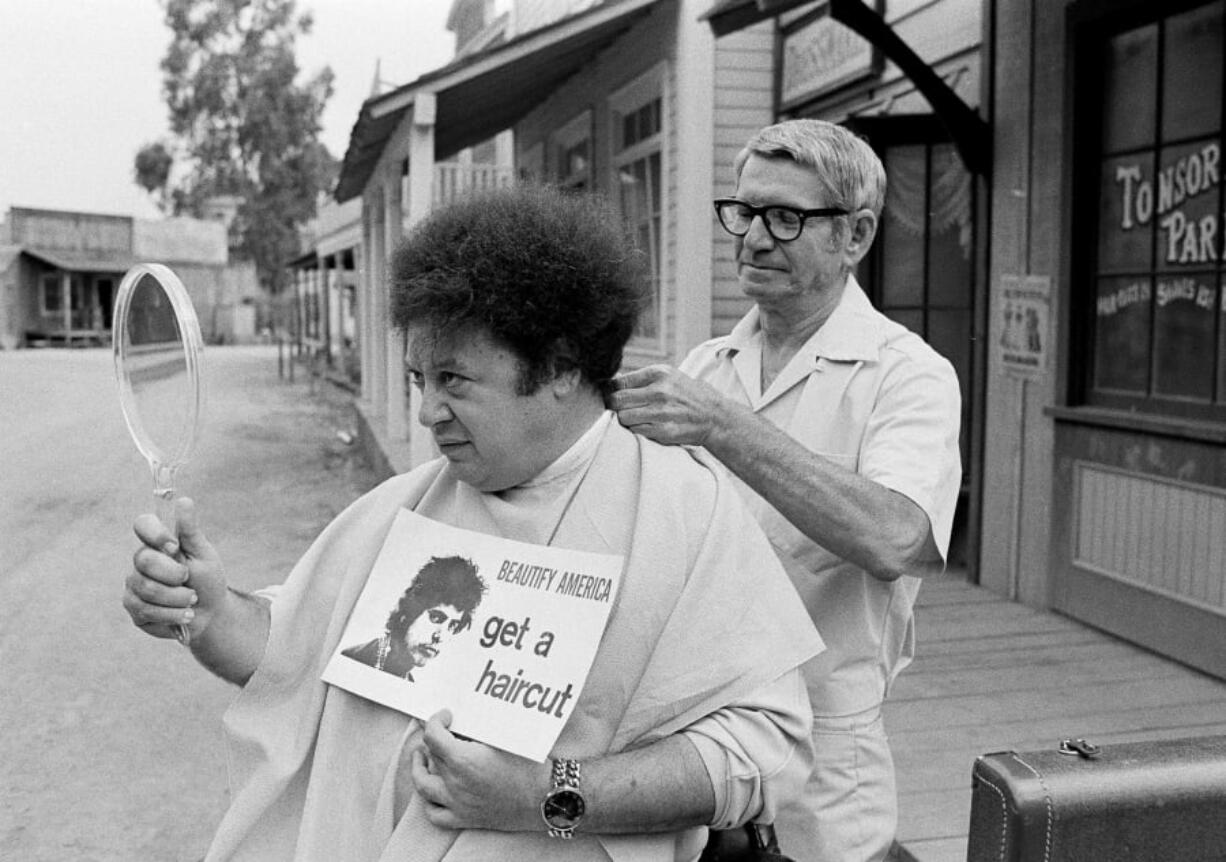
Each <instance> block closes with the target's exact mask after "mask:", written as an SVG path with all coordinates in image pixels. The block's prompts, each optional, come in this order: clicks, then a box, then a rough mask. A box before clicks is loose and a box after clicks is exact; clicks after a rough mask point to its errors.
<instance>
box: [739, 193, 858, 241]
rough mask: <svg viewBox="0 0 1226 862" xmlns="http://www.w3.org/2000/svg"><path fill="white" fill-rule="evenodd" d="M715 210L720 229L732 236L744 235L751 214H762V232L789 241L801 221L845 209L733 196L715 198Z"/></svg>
mask: <svg viewBox="0 0 1226 862" xmlns="http://www.w3.org/2000/svg"><path fill="white" fill-rule="evenodd" d="M715 214H716V215H717V216H719V223H720V224H721V225H723V226H724V230H726V231H728V233H730V234H732V235H733V236H744V235H745V234H747V233H749V226H750V225H751V224H753V220H754V217H755V216H762V222H763V224H765V225H766V232H767V233H768V234H770V235H771V238H772V239H773V240H775V242H791V241H792V240H794V239H796V237H798V236H800V232H801V231H802V230H804V229H805V221H806V220H808V219H811V218H830V217H832V216H841V215H847V210H845V209H839V208H838V207H822V208H821V209H815V210H802V209H797V208H796V207H785V206H781V205H777V204H776V205H772V206H765V207H755V206H751V205H750V204H747V203H745V202H744V201H738V200H737V199H736V198H718V199H717V200H716V201H715Z"/></svg>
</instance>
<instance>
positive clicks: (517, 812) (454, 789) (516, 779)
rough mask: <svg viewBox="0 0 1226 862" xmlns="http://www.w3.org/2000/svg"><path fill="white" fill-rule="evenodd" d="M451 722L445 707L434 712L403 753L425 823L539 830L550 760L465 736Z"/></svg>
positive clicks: (541, 824)
mask: <svg viewBox="0 0 1226 862" xmlns="http://www.w3.org/2000/svg"><path fill="white" fill-rule="evenodd" d="M450 725H451V713H450V712H449V711H447V710H442V711H440V712H438V713H436V714H435V715H434V716H433V717H432V718H431V719H430V721H428V722H427V723H426V730H425V733H424V734H423V736H422V741H421V744H420V745H418V746H416V747H415V748H413V749H412V750H411V751H410V752H409V755H408V757H409V772H410V778H411V781H412V785H413V788H414V789H415V790H416V791H417V793H419V794H421V796H422V799H423V800H424V801H425V803H426V816H427V817H428V818H429V820H430V822H431V823H433V824H434V825H435V826H442V827H444V828H446V829H495V830H498V831H501V832H525V831H533V830H540V831H542V832H543V831H544V830H545V824H544V821H543V820H542V819H541V809H540V804H541V800H542V799H544V797H545V793H546V791H548V789H549V787H550V778H549V775H550V767H549V764H548V763H533V762H532V761H531V760H528V759H527V758H523V757H519V756H517V755H514V754H508V753H507V752H505V751H499V750H498V749H496V748H491V747H490V746H488V745H485V744H483V743H480V742H472V741H469V740H466V739H464V738H463V737H459V736H456V735H455V734H453V733H452V732H451V731H450V729H449V727H450ZM401 778H402V779H403V767H402V775H401Z"/></svg>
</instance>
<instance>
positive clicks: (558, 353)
mask: <svg viewBox="0 0 1226 862" xmlns="http://www.w3.org/2000/svg"><path fill="white" fill-rule="evenodd" d="M577 353H578V351H576V350H575V347H574V345H573V344H571V343H570V342H569V341H568V340H567V339H565V338H560V339H558V341H557V342H556V343H555V344H554V349H553V359H552V360H551V362H550V366H551V369H552V372H553V379H552V381H551V385H552V386H553V390H554V393H555V394H557V395H558V396H559V397H561V396H564V395H570V394H571V393H572V392H574V391H575V390H576V389H578V388H579V386H580V384H581V383H582V382H583V373H582V372H581V371H580V370H579V363H578V362H577V361H576V359H575V356H576V355H577Z"/></svg>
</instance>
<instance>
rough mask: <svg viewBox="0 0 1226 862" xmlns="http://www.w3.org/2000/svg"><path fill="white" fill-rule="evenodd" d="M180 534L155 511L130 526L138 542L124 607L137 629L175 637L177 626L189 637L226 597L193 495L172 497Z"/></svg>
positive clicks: (218, 564) (205, 623)
mask: <svg viewBox="0 0 1226 862" xmlns="http://www.w3.org/2000/svg"><path fill="white" fill-rule="evenodd" d="M175 520H176V522H177V524H178V536H177V537H176V536H172V535H171V532H170V530H169V529H168V528H167V527H166V525H165V524H163V523H162V522H161V520H159V519H158V518H157V517H156V516H154V515H141V516H140V517H138V518H137V519H136V521H135V522H134V524H133V525H132V526H133V529H134V530H135V532H136V536H137V538H139V539H140V540H141V546H140V547H139V548H138V549H137V551H136V553H135V554H133V556H132V566H133V568H132V572H131V574H129V575H128V578H127V581H126V582H125V584H124V594H123V606H124V609H125V610H126V611H127V612H128V615H129V616H130V617H131V618H132V622H133V623H134V624H135V625H136V626H137V627H138V628H140V629H142V630H143V631H145V632H146V633H148V634H151V635H153V636H154V637H159V638H172V637H176V636H177V635H176V630H177V628H178V626H179V625H186V626H187V627H188V629H189V630H190V632H191V634H192V636H193V637H194V636H195V635H197V634H199V633H200V632H202V631H204V629H205V628H206V627H207V626H208V624H209V622H210V620H211V619H212V616H213V614H214V613H215V612H216V611H217V609H218V608H219V607H220V606H221V604H222V602H223V601H224V600H225V596H226V582H225V578H224V576H223V568H222V564H221V559H220V558H219V557H218V556H217V552H216V551H215V550H214V549H213V546H212V545H211V544H210V543H209V541H208V539H206V538H205V536H204V533H202V532H201V531H200V529H199V527H198V525H197V523H196V510H195V506H194V504H193V503H192V501H191V500H189V499H187V498H186V497H181V498H179V499H178V500H176V501H175Z"/></svg>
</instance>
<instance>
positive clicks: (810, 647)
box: [206, 422, 823, 862]
mask: <svg viewBox="0 0 1226 862" xmlns="http://www.w3.org/2000/svg"><path fill="white" fill-rule="evenodd" d="M493 496H495V495H486V494H483V493H481V492H478V491H476V490H475V489H473V488H472V487H471V486H468V485H465V484H463V483H461V482H459V481H458V480H457V479H456V478H455V477H454V476H453V475H452V473H451V471H450V470H449V469H448V468H447V466H446V462H445V461H443V460H441V459H440V460H436V461H433V462H431V463H429V464H426V465H423V466H422V467H420V468H418V469H416V470H413V471H412V472H410V473H408V474H405V475H403V476H397V477H395V478H393V479H390V480H388V481H387V482H385V483H383V484H382V485H380V486H379V487H378V488H376V489H374V490H373V491H371V492H370V493H368V494H366V495H365V496H363V497H362V498H361V499H359V500H358V501H356V502H355V503H354V504H353V505H351V506H350V507H349V508H348V509H346V510H345V511H344V512H343V513H341V515H339V516H338V517H337V518H336V519H335V520H334V521H333V522H332V523H331V524H330V525H329V526H328V527H327V528H326V529H325V530H324V531H323V532H322V533H321V534H320V536H319V538H318V539H316V541H315V542H314V544H312V546H311V547H310V549H309V550H308V551H307V552H306V554H305V555H304V556H303V558H302V559H301V560H300V561H299V562H298V564H297V565H296V566H295V568H294V570H293V571H292V572H291V574H290V576H289V578H288V579H287V581H286V583H285V584H284V585H283V586H282V587H280V588H279V590H278V591H277V592H276V594H275V598H274V600H273V603H272V624H271V632H270V635H269V640H268V646H267V649H266V652H265V655H264V657H263V659H262V661H261V663H260V665H259V667H258V668H257V670H256V672H255V674H254V675H253V676H252V678H251V679H250V680H249V681H248V683H247V685H246V686H245V687H244V688H243V690H242V691H241V692H240V693H239V695H238V698H237V699H236V701H235V702H234V704H233V705H232V706H231V708H230V709H229V711H228V712H227V714H226V720H225V724H226V737H227V748H228V755H229V766H230V781H231V791H232V802H231V806H230V809H229V811H228V812H227V813H226V815H225V817H224V819H223V821H222V823H221V826H220V827H219V829H218V832H217V835H216V837H215V839H214V842H213V845H212V847H211V848H210V850H209V854H208V856H207V857H206V859H207V862H221V860H252V862H256V860H258V862H281V860H284V862H376V860H379V862H382V860H388V862H390V860H396V862H406V860H421V862H444V860H445V862H467V860H473V862H475V860H484V862H492V860H504V859H511V860H519V862H529V860H532V862H549V860H559V862H560V860H564V859H565V860H572V862H573V860H610V859H612V860H614V862H629V860H635V862H639V860H641V862H665V860H667V862H672V860H674V859H689V858H693V857H694V856H696V855H697V852H698V849H700V848H701V845H702V841H703V835H704V830H702V829H690V830H685V831H683V832H679V833H665V834H660V835H628V836H611V835H610V836H606V835H599V836H596V835H583V834H578V835H576V837H575V839H574V840H571V841H559V840H557V839H550V838H549V837H548V836H546V835H545V831H544V827H543V825H542V829H541V831H540V832H539V833H528V832H515V833H502V832H492V831H485V830H465V831H458V832H457V831H453V830H446V829H441V828H438V827H435V826H432V825H431V824H430V823H429V822H428V821H427V820H426V818H425V815H424V803H423V802H422V800H421V799H420V798H419V797H413V798H412V800H411V801H410V802H409V805H408V808H407V809H406V810H405V811H403V812H398V811H395V810H394V808H395V803H394V798H395V794H394V782H395V775H396V768H397V765H398V763H399V761H400V757H401V753H402V751H403V750H404V749H405V747H406V746H407V745H409V744H411V743H412V742H413V741H414V740H415V739H416V738H417V736H418V735H419V734H420V732H421V723H420V722H418V721H417V720H415V719H412V718H410V717H409V716H406V715H404V714H401V713H399V712H396V711H394V710H391V709H388V708H386V707H383V706H380V705H379V704H376V703H374V702H371V701H367V700H365V699H363V698H361V697H358V696H356V695H353V694H350V693H349V692H347V691H345V690H343V689H339V688H335V687H333V686H329V685H326V684H324V683H323V682H321V681H320V674H321V673H322V671H323V668H324V665H325V664H326V663H327V661H328V659H329V657H330V656H331V655H332V653H333V651H334V650H335V649H336V647H337V644H338V642H339V639H340V637H341V634H342V632H343V631H344V628H345V625H346V622H347V620H348V617H349V614H350V611H351V610H352V608H353V605H354V603H355V602H356V600H357V598H358V595H359V593H360V592H361V590H362V587H363V586H364V584H365V582H366V578H367V575H368V573H369V572H370V570H371V567H372V565H373V563H374V560H375V557H376V555H377V554H378V552H379V549H380V547H381V546H382V544H383V541H384V537H385V536H386V534H387V531H388V529H389V528H390V526H391V523H392V519H393V518H394V516H395V514H396V512H397V511H398V510H399V509H400V508H401V507H407V508H409V509H412V510H415V511H417V512H419V513H420V514H422V515H425V516H427V517H430V518H433V519H435V520H438V521H442V522H444V523H448V524H452V525H454V526H457V527H461V528H464V529H468V530H475V531H478V532H484V533H487V534H493V535H500V533H499V530H498V524H497V522H496V521H495V520H494V518H493V516H492V515H491V511H492V509H491V507H490V504H491V502H492V501H491V500H490V498H491V497H493ZM497 504H498V505H500V506H505V502H503V501H502V500H498V501H497ZM551 544H553V545H556V546H559V547H566V548H570V549H575V550H583V551H593V552H599V553H616V554H622V555H624V556H625V558H626V569H625V571H624V573H623V576H622V586H621V589H620V592H619V594H618V596H617V601H616V606H615V607H614V609H613V612H612V615H611V616H610V619H609V623H608V627H607V629H606V631H605V634H604V638H603V640H602V642H601V646H600V650H599V652H598V653H597V655H596V659H595V662H594V664H593V667H592V671H591V673H590V675H589V677H588V681H587V684H586V685H585V687H584V689H583V691H582V693H581V695H580V697H579V699H578V701H577V703H576V705H575V709H574V712H573V714H572V715H571V717H570V719H569V720H568V721H567V723H566V725H565V727H564V728H563V730H562V733H561V736H560V737H559V739H558V742H557V744H556V746H555V748H554V752H553V754H554V756H558V757H574V758H579V759H584V758H593V757H597V756H599V755H602V754H606V753H611V752H617V751H621V750H624V749H628V748H634V747H637V746H642V745H644V744H647V743H649V742H652V741H653V740H657V739H660V738H662V737H664V736H667V735H669V734H672V733H674V732H677V731H680V730H682V729H683V728H685V727H687V726H688V725H690V724H692V723H693V722H695V721H696V720H698V719H700V718H702V717H703V716H706V715H709V714H710V713H712V712H714V711H716V710H719V709H720V708H722V707H726V706H730V705H736V706H741V705H745V704H752V703H753V695H754V693H755V692H756V691H757V690H759V689H761V688H762V687H763V686H765V685H766V684H767V683H769V682H770V681H772V680H775V679H777V678H779V677H781V676H783V675H784V674H788V673H796V672H797V670H796V669H797V668H798V667H799V666H800V665H801V664H803V663H804V662H805V661H806V660H808V659H809V658H811V657H812V656H814V655H816V654H817V653H819V652H820V651H821V650H822V648H823V646H822V643H821V639H820V638H819V637H818V635H817V632H816V630H815V629H814V627H813V624H812V623H811V621H810V620H809V618H808V616H807V614H806V613H805V610H804V608H803V607H802V605H801V604H800V602H799V599H798V598H797V596H796V593H795V591H794V589H793V587H792V586H791V584H790V583H789V582H788V580H787V577H786V575H785V574H784V573H783V571H782V570H781V569H780V568H779V566H778V563H777V561H776V558H775V555H774V553H773V551H772V550H771V548H770V546H769V544H768V543H767V541H766V539H765V538H764V537H763V536H762V534H761V533H760V532H759V531H758V529H757V527H756V525H755V524H754V522H753V520H752V518H750V516H749V515H748V514H747V513H746V511H745V509H744V508H743V506H742V504H741V502H740V499H739V497H738V496H737V493H736V491H735V489H734V488H733V485H732V483H731V481H729V479H728V477H727V475H726V474H725V473H724V472H723V471H722V469H720V468H718V467H716V466H714V462H713V461H711V460H710V459H709V457H708V456H706V455H705V454H701V453H697V452H691V451H689V450H686V449H682V448H677V447H663V446H659V445H657V444H654V443H652V442H650V441H648V440H644V439H642V438H640V437H637V436H635V435H633V434H631V433H630V432H628V431H626V430H625V429H624V428H622V427H621V426H620V425H618V424H617V423H616V422H612V423H610V424H609V426H608V428H607V430H606V431H605V433H604V435H603V437H602V438H601V439H600V441H599V444H598V448H597V449H596V454H595V457H594V459H593V460H592V462H591V465H590V467H589V468H588V469H587V472H586V474H585V476H584V478H583V479H582V480H581V482H580V484H579V485H578V489H577V490H576V491H575V494H574V497H573V498H572V499H571V500H570V503H569V505H568V506H567V507H566V509H565V511H564V513H563V514H562V515H561V518H560V521H559V522H558V524H557V529H556V533H555V534H554V537H553V540H552V542H551ZM802 706H803V704H802ZM805 718H807V716H806V717H805Z"/></svg>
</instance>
